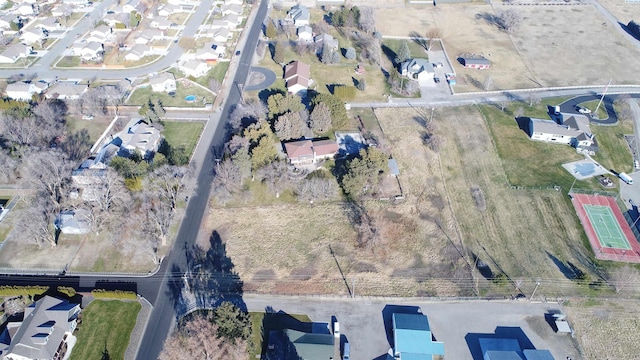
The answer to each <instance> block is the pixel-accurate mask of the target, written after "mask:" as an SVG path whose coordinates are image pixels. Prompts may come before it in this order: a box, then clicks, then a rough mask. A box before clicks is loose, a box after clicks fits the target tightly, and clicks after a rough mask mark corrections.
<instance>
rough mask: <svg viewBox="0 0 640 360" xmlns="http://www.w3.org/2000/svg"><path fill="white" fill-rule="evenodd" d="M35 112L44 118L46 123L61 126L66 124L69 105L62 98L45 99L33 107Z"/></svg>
mask: <svg viewBox="0 0 640 360" xmlns="http://www.w3.org/2000/svg"><path fill="white" fill-rule="evenodd" d="M33 114H34V115H36V116H37V117H39V118H41V119H42V120H44V122H45V123H46V124H49V125H52V126H56V127H59V126H60V125H59V124H64V121H65V120H64V117H65V115H67V105H66V104H65V102H64V101H62V100H45V101H41V102H40V103H38V105H36V106H35V107H34V108H33Z"/></svg>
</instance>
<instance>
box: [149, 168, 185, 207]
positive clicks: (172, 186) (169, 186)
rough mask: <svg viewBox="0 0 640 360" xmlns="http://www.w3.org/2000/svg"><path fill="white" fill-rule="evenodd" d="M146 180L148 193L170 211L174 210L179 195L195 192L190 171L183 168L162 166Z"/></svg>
mask: <svg viewBox="0 0 640 360" xmlns="http://www.w3.org/2000/svg"><path fill="white" fill-rule="evenodd" d="M148 180H149V187H148V191H149V192H152V193H153V194H154V195H155V197H156V198H158V199H160V200H161V201H163V202H165V203H166V204H167V205H169V208H170V210H171V211H173V210H175V208H176V203H177V201H178V198H179V196H180V194H181V193H187V194H188V193H190V192H191V191H193V190H195V189H193V186H195V182H194V181H193V179H191V171H190V169H189V168H188V167H185V166H174V165H164V166H162V167H160V168H158V169H156V170H155V171H153V172H152V173H151V174H149V177H148Z"/></svg>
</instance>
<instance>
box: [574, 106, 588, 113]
mask: <svg viewBox="0 0 640 360" xmlns="http://www.w3.org/2000/svg"><path fill="white" fill-rule="evenodd" d="M576 110H578V112H579V113H580V114H591V110H589V109H587V108H585V107H582V106H576Z"/></svg>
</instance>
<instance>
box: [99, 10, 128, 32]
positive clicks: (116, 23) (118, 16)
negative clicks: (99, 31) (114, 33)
mask: <svg viewBox="0 0 640 360" xmlns="http://www.w3.org/2000/svg"><path fill="white" fill-rule="evenodd" d="M130 16H131V15H130V14H127V13H123V12H111V13H107V14H104V15H102V21H104V22H105V23H107V25H109V27H110V28H111V29H113V28H116V29H118V27H120V28H121V29H118V31H122V30H123V29H124V28H126V27H127V24H128V23H129V18H130Z"/></svg>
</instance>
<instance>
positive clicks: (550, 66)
mask: <svg viewBox="0 0 640 360" xmlns="http://www.w3.org/2000/svg"><path fill="white" fill-rule="evenodd" d="M625 8H626V7H625ZM639 8H640V7H639ZM502 9H513V10H516V11H517V12H518V13H520V14H521V16H522V18H523V21H522V23H521V25H520V27H519V28H518V29H517V30H516V31H515V32H514V33H513V35H511V36H509V35H508V34H507V33H506V32H504V31H501V30H499V29H498V28H497V27H496V26H495V25H492V24H490V23H489V21H487V20H486V19H489V18H491V17H492V16H493V15H495V13H496V11H499V10H502ZM638 12H640V11H638ZM405 13H406V15H403V14H405ZM408 14H411V16H409V15H408ZM621 19H622V18H621ZM621 21H622V20H621ZM377 26H378V29H380V31H381V32H382V33H383V34H384V35H393V36H410V34H411V33H412V32H417V33H419V34H422V35H423V36H424V35H425V34H426V33H427V31H428V30H429V29H431V28H438V29H440V30H441V33H442V39H443V41H444V44H445V47H446V48H447V51H448V53H449V56H450V60H451V62H452V63H453V64H454V67H455V71H456V73H457V74H458V84H459V85H458V86H457V87H456V91H457V92H465V91H477V90H480V88H481V87H482V84H483V83H484V82H485V81H486V79H487V78H488V77H491V79H492V82H493V84H492V86H491V87H490V88H491V89H494V90H495V89H507V88H529V87H538V86H571V85H592V84H606V83H607V82H608V80H609V79H613V83H615V84H624V83H635V82H638V81H639V80H640V75H639V74H638V73H637V72H635V71H634V69H636V68H637V67H638V65H640V59H638V56H637V52H636V49H635V48H634V47H633V46H632V45H631V44H630V43H629V42H628V41H627V40H626V39H625V38H624V37H622V35H620V34H619V33H618V32H617V31H615V30H614V29H613V27H612V26H611V25H610V24H608V23H606V22H605V20H604V18H603V17H602V16H601V15H600V13H599V12H598V11H597V10H596V9H595V8H594V7H593V6H591V5H567V6H510V7H505V6H501V5H495V6H491V5H489V4H439V5H438V6H437V7H432V6H431V7H429V6H425V7H415V8H414V7H407V8H404V9H402V8H397V9H378V10H377ZM463 54H476V55H482V56H485V57H486V58H488V59H489V60H491V62H492V68H491V69H490V70H488V71H482V70H473V69H464V68H463V67H462V66H461V65H460V64H459V63H458V61H456V58H457V57H458V56H460V55H463Z"/></svg>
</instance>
